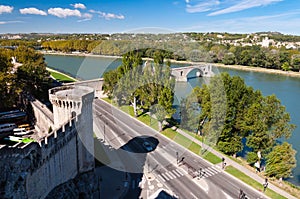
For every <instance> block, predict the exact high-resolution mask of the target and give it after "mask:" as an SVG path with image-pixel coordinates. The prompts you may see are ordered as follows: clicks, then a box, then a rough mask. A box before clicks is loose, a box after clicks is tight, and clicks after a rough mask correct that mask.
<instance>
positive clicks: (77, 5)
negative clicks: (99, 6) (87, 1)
mask: <svg viewBox="0 0 300 199" xmlns="http://www.w3.org/2000/svg"><path fill="white" fill-rule="evenodd" d="M71 6H73V7H74V8H79V9H86V7H85V5H84V4H82V3H75V4H71Z"/></svg>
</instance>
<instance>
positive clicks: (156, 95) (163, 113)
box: [103, 52, 175, 131]
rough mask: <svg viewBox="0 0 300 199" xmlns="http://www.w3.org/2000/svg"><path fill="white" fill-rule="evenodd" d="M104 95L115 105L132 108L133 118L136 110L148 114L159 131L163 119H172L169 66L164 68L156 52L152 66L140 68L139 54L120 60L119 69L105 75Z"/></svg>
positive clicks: (173, 81)
mask: <svg viewBox="0 0 300 199" xmlns="http://www.w3.org/2000/svg"><path fill="white" fill-rule="evenodd" d="M103 78H104V85H103V86H104V92H105V93H106V94H108V96H109V97H110V98H113V99H115V100H116V101H117V103H118V104H119V105H122V104H132V106H133V107H134V113H135V116H137V109H143V110H144V111H145V112H148V111H150V113H151V114H153V115H155V116H156V118H157V120H158V122H159V130H160V131H161V130H162V128H163V125H162V124H163V121H164V120H165V119H166V117H170V116H172V114H173V113H174V112H175V109H174V108H173V106H172V105H173V100H174V86H175V80H174V78H172V77H171V69H170V63H169V62H168V63H167V64H164V57H163V55H162V54H161V53H159V52H157V53H155V55H154V63H150V62H148V63H146V64H145V65H143V62H142V59H141V56H140V54H139V53H134V52H131V53H127V54H125V55H124V56H123V60H122V65H121V66H119V67H118V68H117V69H115V70H112V71H109V72H106V73H105V74H104V75H103Z"/></svg>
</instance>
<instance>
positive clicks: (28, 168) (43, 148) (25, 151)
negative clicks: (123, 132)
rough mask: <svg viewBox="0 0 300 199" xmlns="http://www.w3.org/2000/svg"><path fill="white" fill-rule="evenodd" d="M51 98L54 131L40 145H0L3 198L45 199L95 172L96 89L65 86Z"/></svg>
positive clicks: (53, 93) (52, 90)
mask: <svg viewBox="0 0 300 199" xmlns="http://www.w3.org/2000/svg"><path fill="white" fill-rule="evenodd" d="M49 96H50V97H49V98H50V100H51V102H52V103H53V118H54V130H53V131H52V132H50V133H49V134H48V133H47V134H45V136H44V137H43V139H41V140H39V141H36V142H31V143H27V144H25V143H16V144H15V145H13V146H9V145H5V146H0V158H1V161H0V170H1V171H2V172H0V184H1V186H0V198H13V199H14V198H45V197H46V196H47V194H48V193H49V192H50V191H51V190H52V189H54V188H55V187H56V186H58V185H60V184H62V183H64V182H66V181H68V180H71V179H74V178H75V176H77V175H79V174H81V173H85V172H89V171H92V170H93V169H94V156H93V149H94V144H93V115H92V103H93V99H94V90H93V89H92V88H89V87H83V86H80V87H77V86H76V87H75V86H63V87H58V88H54V89H51V90H50V91H49ZM74 103H76V104H74ZM78 103H80V104H79V105H78ZM73 105H74V106H73Z"/></svg>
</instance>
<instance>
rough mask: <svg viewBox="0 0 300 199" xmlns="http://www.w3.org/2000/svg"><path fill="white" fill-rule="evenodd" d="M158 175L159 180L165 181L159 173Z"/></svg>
mask: <svg viewBox="0 0 300 199" xmlns="http://www.w3.org/2000/svg"><path fill="white" fill-rule="evenodd" d="M158 177H159V179H161V181H163V182H166V181H165V179H164V178H163V177H162V176H161V175H158Z"/></svg>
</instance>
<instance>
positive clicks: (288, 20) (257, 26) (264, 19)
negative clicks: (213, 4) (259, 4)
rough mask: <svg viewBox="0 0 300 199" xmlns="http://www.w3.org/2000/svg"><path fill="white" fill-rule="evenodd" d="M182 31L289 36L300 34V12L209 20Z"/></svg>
mask: <svg viewBox="0 0 300 199" xmlns="http://www.w3.org/2000/svg"><path fill="white" fill-rule="evenodd" d="M182 31H199V32H232V33H253V32H261V31H278V32H281V33H287V34H299V32H300V11H297V10H296V11H290V12H286V13H280V14H275V15H263V16H255V17H242V18H234V19H225V20H222V19H220V20H210V19H208V20H207V21H201V22H199V23H198V24H195V25H194V26H191V27H187V28H184V29H183V30H182Z"/></svg>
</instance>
